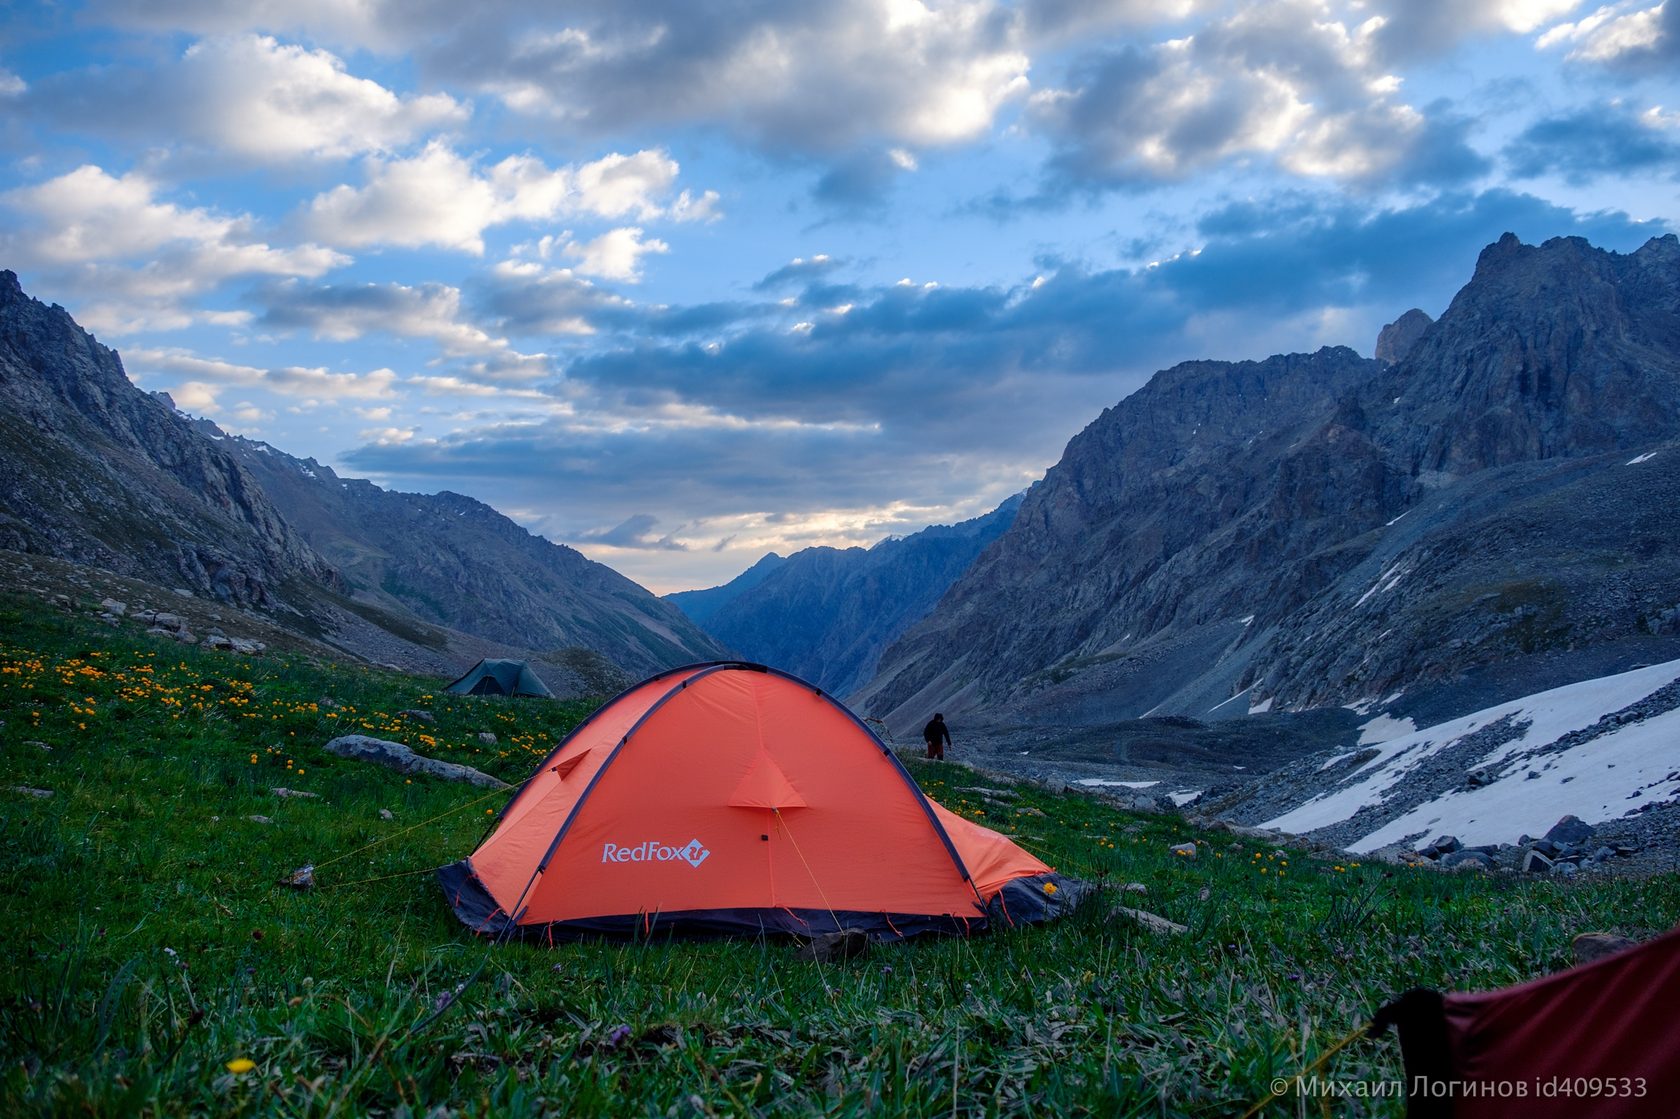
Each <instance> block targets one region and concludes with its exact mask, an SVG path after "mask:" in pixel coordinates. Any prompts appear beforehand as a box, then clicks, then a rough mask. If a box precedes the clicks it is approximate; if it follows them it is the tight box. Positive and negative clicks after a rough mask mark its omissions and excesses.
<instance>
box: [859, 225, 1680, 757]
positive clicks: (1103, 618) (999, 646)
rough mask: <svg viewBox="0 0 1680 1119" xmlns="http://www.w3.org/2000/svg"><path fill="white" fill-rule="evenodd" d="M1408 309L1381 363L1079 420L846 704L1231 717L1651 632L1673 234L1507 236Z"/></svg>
mask: <svg viewBox="0 0 1680 1119" xmlns="http://www.w3.org/2000/svg"><path fill="white" fill-rule="evenodd" d="M1407 317H1408V316H1402V319H1405V318H1407ZM1411 318H1412V322H1413V325H1415V326H1418V327H1421V330H1419V331H1418V332H1417V335H1416V337H1415V339H1413V340H1412V344H1411V346H1410V348H1409V349H1407V350H1406V351H1405V352H1404V354H1403V355H1402V356H1398V357H1397V358H1396V359H1395V360H1393V361H1392V362H1388V363H1385V362H1382V361H1369V360H1365V359H1361V358H1359V357H1358V356H1357V355H1355V354H1353V353H1352V352H1351V351H1337V350H1331V349H1326V350H1320V351H1319V352H1318V353H1316V354H1293V355H1280V356H1278V357H1274V358H1270V359H1267V360H1265V361H1261V362H1234V363H1224V362H1186V363H1183V364H1181V365H1178V366H1174V367H1173V368H1171V369H1168V370H1164V371H1162V372H1161V373H1158V374H1157V375H1156V376H1155V377H1154V378H1152V379H1151V380H1150V381H1149V382H1148V383H1147V384H1146V385H1145V386H1144V387H1143V388H1141V389H1139V390H1138V391H1137V392H1136V393H1134V394H1132V395H1131V396H1129V397H1127V398H1126V399H1124V400H1122V401H1120V402H1119V403H1117V404H1116V405H1114V406H1112V407H1110V408H1108V409H1106V410H1105V411H1104V412H1103V414H1102V415H1101V416H1100V417H1098V418H1097V419H1096V420H1095V421H1093V422H1092V423H1091V424H1090V425H1089V426H1088V427H1087V428H1086V429H1085V430H1084V431H1082V432H1080V433H1079V434H1078V435H1077V436H1075V437H1074V439H1073V440H1071V441H1070V442H1069V444H1068V447H1067V450H1066V452H1065V453H1064V454H1063V457H1062V459H1061V461H1060V462H1058V463H1057V464H1056V465H1055V466H1054V467H1052V468H1051V470H1050V471H1049V473H1048V474H1047V475H1046V476H1045V479H1044V481H1043V482H1042V483H1041V484H1040V486H1039V487H1037V488H1036V490H1035V492H1034V494H1033V495H1032V496H1030V497H1029V498H1028V500H1027V502H1026V503H1025V505H1024V506H1023V508H1022V510H1021V512H1020V515H1019V516H1018V517H1017V519H1016V522H1015V524H1014V526H1013V527H1012V528H1011V529H1010V530H1009V531H1008V532H1007V533H1006V534H1005V535H1004V536H1003V537H1002V538H1001V539H1000V540H999V541H998V542H997V543H996V544H995V545H994V546H993V547H992V548H991V550H990V551H989V552H988V553H987V554H986V555H985V556H984V557H982V559H981V560H980V561H979V562H977V563H976V564H975V565H974V566H973V568H971V569H970V570H969V572H968V573H967V574H965V576H964V577H963V578H962V579H960V580H959V581H958V582H957V583H956V585H954V586H953V587H952V589H951V591H950V592H949V593H948V594H947V596H946V598H945V599H944V601H943V602H942V603H941V604H940V606H939V607H938V609H937V610H935V611H934V612H933V614H931V615H930V616H929V617H928V618H927V619H926V620H924V621H923V622H922V623H921V624H920V625H918V626H917V627H915V628H914V629H913V630H911V631H910V632H909V633H907V634H906V635H905V636H904V637H903V638H902V639H901V640H900V641H899V642H898V643H897V644H896V645H895V646H894V647H893V648H891V649H889V650H888V651H887V652H886V653H885V655H884V656H883V657H882V659H881V663H880V668H879V671H878V673H877V676H876V678H875V679H874V680H872V681H871V682H870V683H869V684H868V685H867V686H866V687H865V688H863V689H862V690H861V692H860V693H859V695H858V697H857V699H858V701H859V702H860V703H861V704H862V705H863V706H864V707H865V708H866V709H867V710H868V711H869V712H870V713H871V714H876V715H881V716H885V717H887V718H888V719H889V722H892V721H894V720H896V721H897V723H898V724H901V725H903V726H906V727H908V726H912V725H914V724H915V721H916V720H917V719H918V718H925V712H926V711H930V710H935V709H944V710H947V711H950V710H953V709H955V710H957V711H963V712H967V713H969V714H970V717H973V716H974V715H975V714H982V715H983V714H984V713H986V712H992V713H999V712H1001V711H1003V710H1007V711H1008V712H1009V715H1010V716H1011V717H1013V718H1022V719H1026V720H1032V719H1045V720H1050V721H1061V722H1075V723H1084V722H1101V721H1105V720H1112V719H1116V718H1125V717H1135V716H1139V715H1143V714H1145V713H1149V712H1155V713H1157V714H1160V713H1182V714H1190V715H1196V716H1198V717H1201V716H1205V715H1207V714H1208V713H1209V712H1211V711H1214V710H1218V711H1220V712H1221V713H1222V714H1230V713H1233V712H1235V713H1238V714H1240V713H1242V712H1243V711H1245V710H1247V709H1248V707H1249V705H1250V704H1252V705H1253V706H1254V708H1255V709H1256V710H1267V709H1270V708H1271V707H1272V706H1273V705H1274V704H1275V705H1277V707H1279V708H1284V707H1298V706H1305V705H1310V704H1325V703H1341V702H1349V701H1353V700H1367V699H1369V697H1370V696H1371V695H1373V694H1375V695H1379V696H1381V695H1387V694H1389V693H1390V692H1393V691H1397V690H1402V689H1405V688H1406V687H1408V686H1409V684H1413V683H1418V682H1423V681H1432V682H1435V683H1439V682H1441V681H1443V680H1447V679H1450V678H1452V676H1453V674H1454V673H1461V672H1465V671H1468V670H1469V669H1471V668H1472V667H1474V666H1476V665H1482V664H1487V663H1493V662H1497V661H1500V660H1502V659H1505V658H1509V657H1521V656H1529V655H1533V656H1539V655H1551V654H1552V652H1553V651H1554V650H1558V649H1560V648H1561V649H1563V650H1565V651H1567V650H1568V649H1571V648H1576V647H1586V646H1596V645H1597V644H1598V643H1601V642H1607V641H1615V640H1621V639H1622V638H1625V637H1631V636H1632V635H1634V634H1636V633H1644V632H1655V631H1656V630H1657V629H1658V628H1660V627H1661V626H1666V625H1668V623H1667V622H1660V623H1659V622H1654V621H1650V619H1663V618H1668V617H1670V616H1672V614H1680V556H1677V555H1675V554H1674V552H1673V549H1672V548H1666V549H1665V548H1664V546H1662V545H1660V544H1658V543H1656V541H1657V540H1658V539H1660V537H1661V535H1662V534H1661V532H1660V531H1659V530H1658V529H1657V524H1658V523H1659V522H1660V521H1661V520H1662V519H1663V517H1665V516H1667V517H1669V518H1671V517H1672V509H1673V508H1674V505H1673V501H1674V500H1675V499H1674V498H1673V496H1672V493H1673V489H1672V487H1673V484H1674V478H1675V475H1674V474H1673V473H1672V471H1671V470H1670V468H1669V467H1668V466H1667V465H1663V464H1664V463H1666V462H1667V458H1665V456H1671V451H1670V449H1669V448H1672V447H1673V446H1675V445H1676V444H1675V442H1674V441H1675V440H1676V439H1677V438H1680V242H1677V241H1676V239H1674V238H1669V237H1665V238H1660V239H1654V240H1653V241H1651V242H1650V243H1648V244H1647V245H1645V246H1644V247H1643V248H1641V249H1640V250H1638V251H1637V252H1634V253H1631V254H1625V255H1624V254H1617V253H1611V252H1606V251H1604V250H1601V249H1597V248H1594V247H1593V246H1591V245H1590V244H1588V243H1587V242H1585V241H1583V240H1581V239H1579V238H1558V239H1553V240H1551V241H1547V242H1546V243H1545V244H1543V245H1539V246H1530V245H1525V244H1523V243H1522V242H1521V241H1520V240H1518V239H1517V238H1516V237H1515V236H1511V235H1508V236H1506V237H1504V238H1501V239H1500V240H1499V241H1498V242H1496V243H1495V244H1493V245H1490V246H1488V248H1487V249H1486V250H1484V252H1483V253H1482V255H1481V259H1480V261H1479V262H1478V265H1477V269H1476V272H1475V274H1474V275H1473V276H1472V278H1471V280H1470V282H1469V283H1467V284H1466V285H1465V287H1464V288H1463V289H1462V290H1461V291H1460V292H1459V293H1458V294H1457V296H1456V297H1455V298H1454V299H1453V300H1452V302H1451V304H1450V305H1449V307H1448V309H1447V310H1446V311H1445V312H1444V313H1443V314H1442V316H1441V318H1440V319H1439V320H1438V321H1436V322H1434V323H1433V324H1426V323H1424V322H1423V321H1422V320H1423V319H1426V316H1422V314H1421V312H1419V313H1418V314H1417V315H1415V316H1411ZM1398 321H1399V320H1397V322H1398ZM1653 455H1654V456H1655V458H1654V460H1653V458H1652V456H1653ZM1624 464H1625V465H1624ZM1634 469H1637V470H1639V471H1642V472H1640V473H1627V474H1622V473H1617V472H1618V471H1626V470H1634ZM1670 535H1672V534H1670ZM1630 548H1631V549H1633V550H1634V552H1635V553H1636V554H1637V555H1639V556H1640V557H1641V558H1640V559H1639V561H1638V562H1637V563H1632V562H1629V561H1628V558H1627V557H1628V551H1627V550H1628V549H1630ZM1618 555H1620V556H1622V557H1623V558H1622V559H1621V560H1618V559H1617V558H1616V557H1617V556H1618ZM1640 619H1645V620H1644V621H1640ZM1642 626H1643V627H1645V628H1644V629H1641V628H1640V627H1642ZM1560 655H1561V654H1560ZM1379 689H1380V690H1379ZM1238 695H1244V696H1246V697H1247V698H1246V700H1245V701H1244V702H1241V703H1233V702H1232V701H1233V697H1234V696H1238ZM1216 717H1217V716H1216Z"/></svg>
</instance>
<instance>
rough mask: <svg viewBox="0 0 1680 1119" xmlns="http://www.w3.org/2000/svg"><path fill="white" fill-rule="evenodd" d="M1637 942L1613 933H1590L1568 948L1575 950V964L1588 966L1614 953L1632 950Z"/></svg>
mask: <svg viewBox="0 0 1680 1119" xmlns="http://www.w3.org/2000/svg"><path fill="white" fill-rule="evenodd" d="M1638 943H1639V942H1638V941H1637V940H1632V939H1630V938H1628V937H1625V936H1617V935H1616V934H1615V933H1601V932H1591V933H1582V934H1581V935H1580V936H1578V937H1576V938H1575V939H1574V941H1573V942H1572V943H1571V945H1570V947H1572V948H1573V949H1574V950H1575V962H1576V963H1577V964H1590V963H1592V962H1593V961H1594V960H1597V959H1601V958H1603V957H1605V956H1608V955H1610V954H1612V953H1614V952H1620V951H1622V950H1623V949H1625V948H1632V947H1634V946H1635V945H1637V944H1638Z"/></svg>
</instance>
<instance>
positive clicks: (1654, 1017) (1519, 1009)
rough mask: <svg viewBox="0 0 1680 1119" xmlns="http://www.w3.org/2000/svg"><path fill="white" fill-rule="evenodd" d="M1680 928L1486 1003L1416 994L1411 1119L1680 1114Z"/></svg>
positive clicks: (1401, 1008)
mask: <svg viewBox="0 0 1680 1119" xmlns="http://www.w3.org/2000/svg"><path fill="white" fill-rule="evenodd" d="M1677 1010H1680V930H1676V931H1674V932H1670V933H1668V934H1667V935H1665V936H1662V937H1659V938H1657V939H1656V940H1653V941H1650V942H1649V943H1646V944H1641V945H1639V946H1638V947H1635V948H1629V949H1627V950H1626V951H1623V952H1618V953H1616V954H1614V955H1611V956H1606V957H1604V958H1602V959H1599V960H1594V961H1593V962H1591V963H1589V964H1583V965H1582V966H1580V967H1576V968H1571V969H1570V970H1568V971H1563V972H1559V973H1557V974H1556V975H1548V976H1545V977H1544V978H1541V979H1536V980H1533V981H1531V982H1528V983H1523V984H1521V985H1519V986H1516V987H1507V988H1504V989H1503V990H1498V991H1486V992H1482V993H1478V994H1448V995H1441V994H1439V993H1437V992H1434V991H1421V990H1420V991H1410V992H1408V993H1407V994H1406V995H1404V996H1402V997H1401V998H1400V999H1399V1000H1397V1001H1396V1002H1394V1003H1392V1004H1390V1005H1389V1006H1386V1007H1384V1008H1383V1009H1382V1010H1381V1011H1380V1012H1379V1013H1378V1015H1377V1018H1376V1025H1377V1027H1378V1028H1379V1029H1381V1028H1385V1027H1386V1026H1387V1025H1389V1024H1394V1025H1397V1026H1399V1028H1400V1043H1401V1048H1402V1050H1403V1051H1404V1054H1405V1062H1406V1088H1407V1110H1406V1114H1407V1116H1408V1119H1506V1117H1509V1116H1521V1117H1522V1119H1579V1117H1581V1116H1591V1117H1593V1119H1672V1117H1673V1116H1676V1115H1680V1030H1676V1029H1675V1015H1676V1012H1677Z"/></svg>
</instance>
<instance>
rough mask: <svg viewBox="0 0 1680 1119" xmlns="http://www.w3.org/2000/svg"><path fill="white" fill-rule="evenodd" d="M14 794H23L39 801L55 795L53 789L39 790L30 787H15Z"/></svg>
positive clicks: (13, 788) (13, 787)
mask: <svg viewBox="0 0 1680 1119" xmlns="http://www.w3.org/2000/svg"><path fill="white" fill-rule="evenodd" d="M12 792H14V793H22V794H23V795H24V796H26V797H35V798H36V799H37V800H45V799H47V798H48V797H50V796H52V795H53V791H52V790H51V789H37V788H34V787H33V786H30V785H13V786H12Z"/></svg>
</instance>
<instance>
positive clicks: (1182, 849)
mask: <svg viewBox="0 0 1680 1119" xmlns="http://www.w3.org/2000/svg"><path fill="white" fill-rule="evenodd" d="M1167 850H1169V851H1171V852H1172V853H1173V854H1175V855H1182V856H1184V857H1186V858H1191V859H1193V858H1195V857H1196V845H1195V844H1194V843H1176V844H1174V845H1173V846H1171V847H1169V848H1167Z"/></svg>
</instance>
